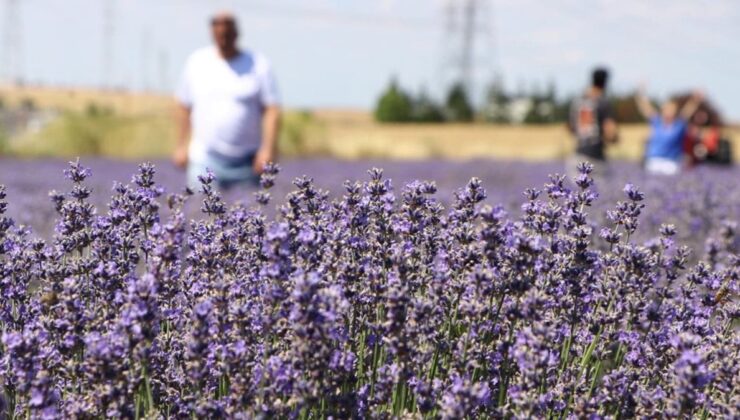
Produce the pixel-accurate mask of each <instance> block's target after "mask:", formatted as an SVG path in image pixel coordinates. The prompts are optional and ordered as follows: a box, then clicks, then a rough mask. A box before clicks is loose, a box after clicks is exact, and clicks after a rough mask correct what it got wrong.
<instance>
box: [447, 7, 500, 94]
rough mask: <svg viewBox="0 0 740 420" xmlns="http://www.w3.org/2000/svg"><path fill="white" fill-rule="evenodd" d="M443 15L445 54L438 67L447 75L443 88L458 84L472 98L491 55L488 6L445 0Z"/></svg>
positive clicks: (488, 64)
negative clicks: (440, 65)
mask: <svg viewBox="0 0 740 420" xmlns="http://www.w3.org/2000/svg"><path fill="white" fill-rule="evenodd" d="M444 13H445V16H444V19H445V22H444V30H445V41H444V42H445V44H446V52H445V54H444V59H443V64H442V65H443V67H444V68H445V69H446V71H445V72H444V73H446V74H447V75H448V77H446V79H447V80H446V81H445V82H446V83H445V84H454V83H461V84H462V85H463V86H464V88H465V90H466V91H467V92H468V93H469V94H474V93H475V92H476V82H477V79H479V78H480V76H481V73H483V72H482V71H481V70H483V69H484V68H486V70H489V69H487V67H490V60H489V59H488V57H490V56H492V55H493V51H491V49H492V48H493V43H492V40H491V38H492V33H493V31H492V29H491V28H490V27H489V24H490V22H489V21H491V14H492V11H491V8H490V5H489V4H488V0H447V3H446V6H445V8H444ZM481 38H482V39H481ZM481 41H482V42H481ZM486 73H488V71H486ZM486 76H487V77H488V76H490V74H486Z"/></svg>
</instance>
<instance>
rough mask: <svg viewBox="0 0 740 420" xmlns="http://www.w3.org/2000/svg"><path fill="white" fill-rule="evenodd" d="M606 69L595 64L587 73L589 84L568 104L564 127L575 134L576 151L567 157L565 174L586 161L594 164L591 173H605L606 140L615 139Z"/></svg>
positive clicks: (615, 133) (614, 141) (607, 142)
mask: <svg viewBox="0 0 740 420" xmlns="http://www.w3.org/2000/svg"><path fill="white" fill-rule="evenodd" d="M608 79H609V73H608V71H607V70H606V69H603V68H597V69H595V70H594V71H593V73H592V74H591V87H589V89H588V90H587V91H586V93H585V94H584V95H583V96H581V97H580V98H577V99H575V100H574V101H573V103H572V104H571V107H570V117H569V119H568V127H569V128H570V131H571V133H573V135H574V136H575V138H576V153H575V154H574V155H573V156H571V157H570V158H569V159H568V168H567V170H568V174H569V175H570V176H576V175H577V174H578V171H577V169H576V165H577V164H578V163H579V162H583V161H587V162H590V163H591V164H593V165H594V175H595V176H604V175H606V173H607V170H608V168H607V165H606V154H605V152H604V149H605V148H606V145H607V144H611V143H616V141H617V123H616V121H615V120H614V117H613V116H612V112H611V107H610V106H609V102H607V100H606V84H607V81H608Z"/></svg>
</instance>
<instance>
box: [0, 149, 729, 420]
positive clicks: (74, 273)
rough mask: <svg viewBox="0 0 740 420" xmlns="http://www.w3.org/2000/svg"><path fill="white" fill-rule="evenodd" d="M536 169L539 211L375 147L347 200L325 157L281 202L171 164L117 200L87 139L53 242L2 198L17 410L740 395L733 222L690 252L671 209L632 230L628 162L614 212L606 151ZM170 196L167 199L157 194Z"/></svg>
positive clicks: (717, 400) (585, 410)
mask: <svg viewBox="0 0 740 420" xmlns="http://www.w3.org/2000/svg"><path fill="white" fill-rule="evenodd" d="M580 170H581V174H580V175H579V176H578V177H577V178H576V179H575V180H574V182H575V184H576V185H577V187H576V188H574V189H570V188H568V187H567V184H566V180H565V179H564V177H562V176H557V175H554V176H552V177H551V179H550V181H549V182H548V183H547V184H546V185H545V186H544V188H543V189H541V190H540V189H527V190H526V191H525V198H526V201H525V202H524V204H523V205H522V217H521V218H519V219H518V220H516V219H512V218H511V217H510V216H508V215H507V213H506V212H505V211H504V210H503V209H502V208H501V207H491V206H486V205H482V204H481V203H482V201H483V200H484V199H485V197H486V192H485V190H484V189H483V187H482V185H481V183H480V181H479V180H477V179H475V178H474V179H472V180H471V181H470V182H469V183H468V184H467V185H466V186H465V187H464V188H462V189H460V190H459V191H458V193H457V194H456V200H455V201H454V202H453V203H452V205H451V206H450V207H449V208H448V209H445V208H443V206H442V205H440V204H439V203H438V202H437V200H436V199H435V193H436V186H435V184H433V183H430V182H418V181H417V182H412V183H409V184H408V185H406V186H405V187H403V188H402V189H401V191H400V193H399V194H398V195H397V194H396V192H395V191H394V189H393V186H392V183H391V181H390V180H387V179H384V178H383V173H382V171H381V170H379V169H372V170H370V171H369V175H370V176H369V180H367V181H365V182H363V183H360V182H347V183H346V184H345V192H344V195H343V197H341V198H338V199H336V200H334V201H333V202H332V201H330V200H329V199H328V198H327V193H326V192H324V191H321V190H318V189H317V188H316V187H315V186H314V184H313V180H312V179H311V178H308V177H300V178H298V179H296V180H295V181H294V185H295V187H296V189H295V191H293V192H292V193H290V194H289V195H288V196H287V197H286V200H285V202H284V203H283V204H282V205H280V207H279V208H278V210H277V214H275V215H274V216H268V214H269V213H268V212H267V211H266V210H265V206H266V205H267V204H268V203H269V202H270V194H269V189H270V188H271V187H272V185H273V184H274V182H275V176H276V174H277V168H276V167H275V166H270V167H268V169H267V171H266V173H265V174H264V175H263V177H262V180H261V185H262V189H261V190H260V191H258V192H257V193H256V196H255V200H254V201H255V204H254V205H253V206H249V205H247V204H245V203H237V204H235V205H233V206H231V207H228V206H227V205H226V204H225V202H224V201H223V200H222V199H221V197H220V195H219V194H218V192H217V191H216V190H215V187H214V178H213V176H212V174H208V175H206V176H203V177H201V182H202V190H201V192H202V200H201V208H202V211H203V216H204V217H203V218H200V219H195V220H190V221H187V220H186V218H185V216H184V211H183V208H184V205H185V203H186V202H187V201H188V200H192V199H193V198H192V197H190V196H189V194H188V193H186V194H173V195H170V196H168V197H167V199H166V200H161V198H162V195H163V191H162V189H161V188H160V187H159V186H158V185H157V184H156V183H155V180H154V168H153V166H151V165H149V164H144V165H141V167H140V170H139V173H138V174H136V175H135V176H134V177H133V179H132V182H131V184H116V185H115V186H114V189H113V192H112V197H111V199H110V204H109V206H108V209H107V211H105V212H104V213H102V214H100V215H99V214H98V213H97V211H96V209H95V208H94V206H93V205H92V204H90V202H89V197H90V194H91V191H90V189H89V188H88V187H87V186H86V182H87V181H86V180H87V178H88V177H89V176H90V171H89V170H88V169H86V168H84V167H82V166H81V165H80V164H79V163H77V162H75V163H73V164H72V165H71V167H70V169H69V170H67V171H66V175H67V177H68V178H69V179H70V180H71V182H72V186H71V188H70V190H69V191H68V192H65V193H57V192H52V193H51V194H50V197H51V201H52V204H53V206H54V208H55V209H56V211H57V213H58V221H57V229H56V232H57V233H56V235H55V236H54V238H53V239H52V240H51V241H50V242H45V241H43V240H39V239H35V238H33V237H32V236H31V234H30V232H29V231H28V229H27V228H25V227H23V226H18V227H16V226H14V223H13V221H12V220H10V219H8V218H7V217H4V216H2V214H4V212H5V210H6V206H7V202H5V198H6V197H5V192H4V189H2V188H0V239H2V241H1V243H2V244H3V246H2V247H0V264H1V266H2V269H3V271H2V273H3V277H2V281H1V282H0V292H2V295H3V297H4V299H3V300H1V301H0V323H1V324H2V325H1V327H2V332H3V333H2V339H1V340H0V355H1V356H2V357H0V369H1V370H2V372H3V377H2V380H3V383H2V387H3V388H2V389H3V396H4V398H3V404H0V407H4V408H5V412H4V413H3V414H4V415H6V416H8V415H15V416H21V415H23V416H27V417H31V418H36V417H42V416H43V417H67V418H71V417H103V416H105V417H126V418H131V417H144V416H146V417H158V416H166V417H197V418H216V417H237V418H254V417H303V418H325V417H329V416H332V417H335V418H349V417H360V418H363V417H392V416H398V417H401V416H426V417H434V418H437V417H439V418H462V417H479V418H503V417H511V418H514V417H516V418H543V417H578V418H583V417H595V416H603V417H606V416H616V417H620V418H625V417H646V418H650V417H661V416H669V417H689V418H691V417H707V416H711V417H712V418H719V417H723V418H727V417H732V416H733V415H734V414H736V412H737V411H736V406H735V405H734V404H735V402H734V399H733V398H734V397H733V395H734V394H733V392H734V391H733V389H734V388H733V387H734V386H735V382H736V380H737V377H738V374H739V373H740V372H739V367H740V360H739V358H738V355H737V348H738V346H737V344H738V343H737V335H736V334H735V331H734V329H733V328H734V325H735V322H736V321H737V316H738V307H737V286H738V285H737V281H738V267H740V264H739V263H738V256H737V244H738V241H737V236H736V231H737V224H736V222H734V221H731V220H728V221H727V222H726V223H725V226H724V228H723V229H722V231H721V234H720V236H719V237H718V238H716V239H715V240H714V241H713V242H712V243H713V245H712V247H711V252H710V254H709V255H710V257H709V258H707V259H706V260H705V261H702V262H699V263H697V264H694V265H690V264H689V263H688V255H687V254H688V251H687V249H686V248H685V247H683V246H681V245H680V244H677V243H675V241H674V237H675V235H676V229H675V227H673V226H670V225H665V226H663V227H661V230H660V236H659V237H658V238H656V239H655V240H654V241H652V242H650V243H648V244H647V245H645V246H642V245H638V244H635V243H634V242H633V237H634V234H635V233H636V232H637V230H638V229H639V225H640V215H641V212H642V210H643V206H644V203H645V200H646V197H645V195H644V194H643V193H642V192H641V191H640V190H639V189H638V188H637V187H635V186H633V185H631V184H628V185H626V186H625V188H624V190H623V199H622V200H620V201H619V202H618V203H617V204H616V205H615V206H614V208H613V209H612V210H611V211H610V212H609V213H608V218H609V221H608V223H607V224H605V225H603V226H596V225H595V224H594V223H593V222H591V221H590V219H589V214H588V211H589V209H590V208H591V206H592V204H593V203H594V202H595V200H596V199H597V196H596V193H595V192H594V190H593V186H592V180H591V178H590V176H589V172H590V170H591V168H590V167H589V165H581V167H580ZM163 206H164V207H165V208H162V207H163Z"/></svg>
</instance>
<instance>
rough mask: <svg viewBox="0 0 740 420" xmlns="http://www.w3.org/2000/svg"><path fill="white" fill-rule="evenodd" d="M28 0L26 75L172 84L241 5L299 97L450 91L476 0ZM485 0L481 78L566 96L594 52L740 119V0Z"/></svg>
mask: <svg viewBox="0 0 740 420" xmlns="http://www.w3.org/2000/svg"><path fill="white" fill-rule="evenodd" d="M15 1H16V2H17V3H18V6H17V10H18V17H17V19H12V21H13V23H12V24H10V25H9V19H7V18H6V14H7V4H8V3H9V2H10V0H0V40H3V39H6V38H5V37H7V35H6V34H7V33H8V32H9V30H10V32H11V33H14V34H15V37H16V41H14V42H13V43H12V44H9V43H8V42H7V41H0V42H2V43H0V63H5V61H2V60H4V59H5V57H6V56H7V55H8V52H7V51H8V49H7V46H8V45H17V46H20V50H19V52H20V60H18V62H19V63H20V64H19V65H18V66H17V67H15V66H14V68H17V69H18V72H19V73H21V75H22V77H23V79H24V80H26V81H27V82H31V83H43V84H53V85H67V86H79V85H84V86H111V85H115V86H120V87H125V88H129V89H148V90H155V91H162V92H169V91H172V90H173V89H174V86H175V84H176V82H177V80H178V78H179V74H180V72H181V69H182V65H183V63H184V62H185V60H186V58H187V56H188V54H190V53H191V52H192V51H193V50H195V49H197V48H199V47H202V46H206V45H208V44H209V43H210V40H209V34H208V25H207V21H208V17H209V16H210V15H212V14H213V13H214V12H215V11H217V10H220V9H230V10H233V11H234V12H235V14H236V15H237V16H238V18H239V21H240V26H241V38H240V41H241V45H242V46H243V47H245V48H248V49H255V50H259V51H261V52H262V53H264V54H265V55H267V56H268V57H269V58H270V60H271V61H272V63H273V66H274V68H275V71H276V73H277V77H278V81H279V86H280V90H281V93H282V97H283V102H284V103H285V105H286V106H289V107H358V108H370V107H372V106H373V104H374V103H375V101H376V100H377V97H378V95H379V94H380V92H381V91H382V90H383V89H384V88H385V87H386V86H387V84H388V82H389V80H390V78H391V77H396V78H397V79H398V80H399V82H400V83H401V85H402V86H404V87H405V88H407V89H408V90H410V91H412V92H420V91H421V90H426V91H427V92H429V93H430V94H431V95H432V96H437V97H441V96H442V95H443V92H444V89H445V86H446V85H447V84H448V83H449V82H450V81H451V80H452V79H453V78H454V77H455V75H456V74H458V72H457V68H456V67H455V65H454V63H455V62H456V58H457V57H459V51H460V48H459V46H460V43H461V40H460V37H459V36H457V37H456V36H453V35H450V34H459V33H460V31H459V30H455V27H457V28H459V27H460V26H461V25H460V24H459V20H457V21H455V22H457V23H452V24H450V22H449V20H448V19H446V18H445V16H446V14H445V11H446V10H449V8H450V7H452V8H453V9H456V10H459V9H460V8H461V3H464V1H465V0H208V1H206V0H156V1H153V0H15ZM451 2H452V3H453V4H452V6H450V3H451ZM477 3H478V5H479V6H478V11H479V13H478V14H477V17H476V21H477V23H476V25H475V27H476V30H475V37H474V47H475V53H474V59H473V62H474V64H475V69H476V72H475V75H474V76H475V77H474V79H473V80H474V83H473V87H474V88H475V90H476V92H482V91H483V87H484V86H485V85H486V84H488V82H489V81H490V80H492V79H493V77H494V75H499V76H500V77H501V78H502V80H503V81H504V84H505V86H506V87H507V88H508V89H510V90H512V91H516V90H518V89H534V88H544V87H545V86H547V84H548V83H554V84H555V85H556V86H557V89H558V93H559V94H560V95H561V96H564V95H570V94H575V93H577V92H579V91H581V90H582V89H583V88H584V87H585V85H586V83H587V80H588V74H589V71H590V69H591V68H592V67H593V66H594V65H606V66H607V67H609V68H610V69H611V72H612V85H611V90H612V91H616V92H630V91H632V90H634V89H635V88H636V87H637V86H638V85H639V84H641V83H644V84H646V85H647V87H648V91H649V92H650V93H651V94H652V95H655V96H657V97H660V98H665V97H666V96H667V95H669V94H671V93H676V92H679V91H687V90H690V89H697V88H698V89H702V90H704V91H705V93H706V94H707V96H708V97H709V98H710V99H711V100H712V101H714V102H715V103H716V104H717V105H718V106H719V107H720V109H721V111H722V112H723V113H724V115H725V116H727V117H728V118H729V119H732V120H734V121H740V81H738V75H740V42H738V40H740V24H738V22H740V2H737V1H735V0H654V1H649V2H648V1H641V0H583V1H580V0H547V1H546V0H540V1H535V0H477ZM106 8H107V10H108V16H112V19H110V20H109V22H112V25H107V24H106V19H104V16H106ZM450 26H452V27H453V28H452V29H451V28H450ZM106 28H107V29H106ZM105 33H109V34H111V35H110V36H104V34H105ZM108 47H110V48H108ZM106 50H107V52H106ZM14 51H16V52H18V50H14ZM106 62H107V63H109V64H108V65H106V64H105V63H106ZM8 69H9V67H8V66H5V69H4V70H5V71H6V72H7V71H8ZM106 69H108V70H106Z"/></svg>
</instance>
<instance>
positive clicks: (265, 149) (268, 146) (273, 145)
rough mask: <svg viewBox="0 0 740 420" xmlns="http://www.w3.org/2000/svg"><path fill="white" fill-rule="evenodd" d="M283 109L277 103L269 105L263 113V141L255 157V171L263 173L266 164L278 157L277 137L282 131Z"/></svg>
mask: <svg viewBox="0 0 740 420" xmlns="http://www.w3.org/2000/svg"><path fill="white" fill-rule="evenodd" d="M280 117H281V110H280V107H279V106H277V105H270V106H267V107H266V108H265V110H264V112H263V113H262V143H261V144H260V148H259V150H258V151H257V155H256V156H255V157H254V172H255V173H258V174H261V173H262V171H263V170H264V168H265V165H266V164H267V163H269V162H274V161H275V159H276V158H277V139H278V135H279V133H280Z"/></svg>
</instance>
